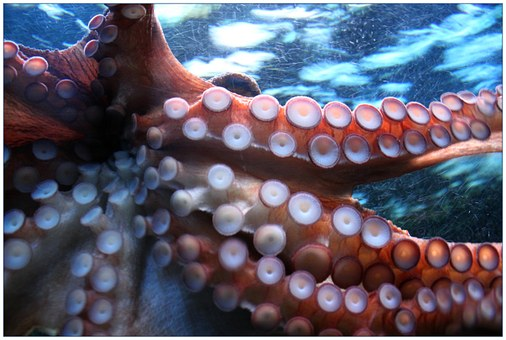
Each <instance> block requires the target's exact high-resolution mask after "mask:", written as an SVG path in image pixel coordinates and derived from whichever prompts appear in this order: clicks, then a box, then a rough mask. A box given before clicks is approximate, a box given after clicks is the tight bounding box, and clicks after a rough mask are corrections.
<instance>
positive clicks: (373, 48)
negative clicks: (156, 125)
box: [4, 4, 503, 241]
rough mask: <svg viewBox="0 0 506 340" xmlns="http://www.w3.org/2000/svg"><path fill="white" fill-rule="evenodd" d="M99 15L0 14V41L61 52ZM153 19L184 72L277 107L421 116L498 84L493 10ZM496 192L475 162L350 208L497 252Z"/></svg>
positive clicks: (304, 8) (232, 9) (413, 178)
mask: <svg viewBox="0 0 506 340" xmlns="http://www.w3.org/2000/svg"><path fill="white" fill-rule="evenodd" d="M104 9H105V6H103V5H95V4H78V5H67V4H57V5H52V4H41V5H36V4H33V5H24V4H23V5H15V4H5V5H4V38H5V39H10V40H14V41H16V42H18V43H22V44H25V45H28V46H31V47H37V48H42V49H55V48H59V49H62V48H66V47H68V46H71V45H72V44H74V43H75V42H76V41H78V40H79V39H80V38H81V37H82V36H83V35H85V34H86V33H87V31H88V30H87V28H86V26H87V23H88V21H89V19H90V18H92V17H93V16H94V15H95V14H97V13H101V12H103V10H104ZM156 13H157V16H158V17H159V20H160V21H161V23H162V26H163V28H164V32H165V35H166V38H167V40H168V42H169V45H170V47H171V49H172V50H173V52H174V54H175V55H176V57H177V58H178V59H179V60H180V61H181V62H182V63H183V64H184V65H185V66H186V67H187V68H188V69H190V71H192V72H193V73H195V74H197V75H199V76H201V77H203V78H208V77H212V76H214V75H217V74H220V73H224V72H227V71H237V72H244V73H247V74H250V75H252V76H253V77H254V78H255V79H256V80H257V81H258V83H259V85H260V88H261V89H262V92H263V93H267V94H271V95H274V96H276V98H278V100H279V101H280V103H282V104H284V102H286V100H287V99H289V98H290V97H291V96H295V95H306V96H310V97H312V98H314V99H315V100H317V101H318V102H319V103H320V104H321V105H324V104H325V103H326V102H328V101H332V100H339V101H342V102H345V103H346V104H348V105H349V106H350V107H352V108H353V107H355V106H356V105H357V104H358V103H364V102H366V103H371V104H375V105H377V104H378V103H379V102H380V101H381V99H382V98H384V97H386V96H395V97H397V98H400V99H401V100H403V101H404V102H408V101H418V102H421V103H422V104H424V105H427V106H428V104H429V103H430V102H431V101H433V100H438V98H439V96H440V95H441V94H442V93H444V92H448V91H451V92H458V91H461V90H471V91H473V92H475V93H476V92H477V91H479V89H481V88H489V89H492V90H493V89H494V88H495V86H496V85H497V84H500V83H501V82H502V64H503V60H502V30H503V27H502V5H500V4H489V5H485V4H476V5H473V4H375V5H363V4H355V5H344V4H221V5H220V4H199V5H196V4H187V5H181V4H179V5H156ZM501 186H502V157H501V155H491V156H490V155H487V156H485V157H474V158H471V160H469V159H466V160H464V161H462V160H461V161H457V162H452V163H445V164H443V165H441V166H439V167H434V168H431V169H429V170H426V171H424V172H417V173H416V174H413V175H410V176H406V177H402V178H400V179H396V180H393V181H389V182H386V183H385V182H384V183H379V184H376V185H368V186H364V187H359V188H358V189H357V190H356V191H355V193H354V196H355V197H356V198H358V199H360V200H361V201H362V202H363V203H364V204H365V205H366V206H368V207H370V208H372V209H376V210H378V212H379V213H380V214H381V215H383V216H385V217H387V218H389V219H392V220H393V221H394V222H395V223H396V224H397V225H399V226H401V227H403V228H408V229H409V230H411V232H412V234H413V233H414V234H415V235H419V236H434V235H437V234H439V235H440V236H446V237H449V238H453V239H459V240H463V239H462V237H468V238H469V240H470V241H478V240H481V239H495V240H500V239H501V238H502V217H501V212H502V192H501ZM469 230H470V231H469ZM445 233H448V234H445ZM463 234H465V235H463Z"/></svg>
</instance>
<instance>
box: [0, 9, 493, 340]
mask: <svg viewBox="0 0 506 340" xmlns="http://www.w3.org/2000/svg"><path fill="white" fill-rule="evenodd" d="M89 28H90V30H92V32H91V33H90V34H89V35H88V36H87V37H85V38H84V39H83V40H82V41H81V42H79V43H78V44H76V45H75V46H74V47H71V48H70V49H68V50H66V51H63V52H59V51H51V52H41V51H36V50H33V49H30V48H26V47H22V46H19V47H18V46H17V45H16V44H15V43H13V42H9V41H7V42H4V55H5V56H6V66H5V67H6V69H5V70H6V72H5V74H6V78H5V79H6V128H7V129H9V130H10V131H9V133H8V134H7V133H6V141H5V142H6V145H7V147H8V148H9V149H8V150H9V157H8V158H7V159H6V160H5V161H4V167H5V173H6V181H5V182H6V185H5V189H4V190H5V194H6V196H7V197H9V202H7V203H6V213H5V215H4V239H5V243H4V272H5V282H4V284H5V292H6V294H5V295H6V310H7V313H6V316H5V318H6V319H5V324H6V326H7V333H8V334H24V333H26V332H28V331H29V330H30V328H32V327H34V326H43V327H44V328H50V329H55V330H57V331H58V332H59V333H60V334H64V335H83V334H85V335H98V334H113V335H120V334H149V333H152V332H156V330H158V328H157V327H158V326H157V325H156V324H155V323H156V321H152V320H148V317H147V316H146V315H144V314H143V309H145V308H148V307H149V301H147V300H146V298H145V296H144V295H143V294H142V292H143V291H145V290H146V289H149V287H148V286H149V283H148V282H147V281H148V280H147V279H146V278H147V277H148V276H149V275H154V274H153V273H151V272H150V269H152V268H151V267H149V266H148V265H147V263H148V262H149V261H147V260H145V259H144V256H145V255H147V256H149V257H150V259H151V260H152V263H153V264H154V265H155V266H156V267H157V270H158V271H160V272H163V273H166V272H168V271H169V269H168V268H170V267H171V266H173V265H175V264H174V263H176V262H177V263H179V264H181V265H182V269H181V276H182V282H183V284H184V285H185V286H186V287H187V288H188V289H189V290H190V291H192V292H200V291H202V290H204V289H205V288H206V287H212V288H213V294H212V299H213V302H214V304H215V305H216V306H217V308H218V309H220V310H222V311H225V312H229V311H232V310H234V309H236V308H237V307H243V308H246V309H249V310H250V311H251V312H252V314H251V321H252V324H253V326H255V327H257V328H258V329H259V330H260V331H272V330H276V329H277V330H279V329H283V331H284V332H285V333H286V334H289V335H313V334H320V335H338V334H340V335H364V334H367V335H372V334H378V335H383V334H394V335H410V334H459V333H462V332H464V331H468V330H470V331H473V332H481V331H490V332H493V333H498V332H500V327H501V320H502V288H501V287H502V244H500V243H482V244H473V243H455V242H447V241H445V240H443V239H441V238H432V239H428V240H426V239H420V238H416V237H411V236H410V235H409V233H408V232H407V231H405V230H402V229H400V228H398V227H396V226H395V225H394V224H393V223H392V221H389V220H387V219H385V218H383V217H381V216H378V215H377V214H376V213H375V212H374V211H372V210H369V209H366V208H364V207H362V206H361V205H360V204H359V203H358V201H356V200H354V199H352V198H351V195H350V193H351V190H352V189H353V187H354V186H355V185H357V184H359V183H365V182H370V181H376V180H379V179H385V178H389V177H394V176H399V175H401V174H403V173H406V172H410V171H414V170H417V169H420V168H424V167H427V166H430V165H433V164H435V163H438V162H441V161H443V160H446V159H450V158H455V157H460V156H463V155H470V154H477V153H485V152H497V151H501V150H502V146H501V141H502V131H501V126H502V87H497V88H496V89H495V92H494V91H490V90H486V89H484V90H482V91H480V93H479V94H478V95H474V94H472V93H470V92H467V91H463V92H459V93H445V94H443V95H442V96H441V98H440V101H438V102H432V103H431V104H430V105H429V106H428V107H426V106H424V105H423V104H421V103H418V102H410V103H407V104H405V103H403V102H401V101H400V100H398V99H396V98H392V97H388V98H385V99H384V100H383V101H382V103H381V105H380V107H378V108H377V107H374V106H373V105H370V104H360V105H358V106H357V107H356V108H354V110H351V109H350V108H349V107H347V106H346V105H345V104H344V103H340V102H331V103H328V104H327V105H325V106H324V107H323V108H322V107H321V106H320V105H319V104H318V103H317V102H316V101H315V100H313V99H311V98H309V97H302V96H299V97H294V98H292V99H290V100H289V101H288V102H287V103H286V104H285V105H280V104H279V102H278V100H277V99H276V98H274V97H272V96H268V95H265V94H259V93H257V92H258V91H256V89H254V88H253V89H250V90H251V91H252V92H253V93H254V94H255V96H254V97H247V96H243V95H241V94H238V93H234V92H230V91H229V90H227V89H226V88H224V87H221V86H215V85H213V83H211V82H206V81H204V80H202V79H200V78H198V77H196V76H194V75H192V74H191V73H190V72H188V71H187V70H185V69H184V67H183V66H182V65H181V64H180V63H179V62H178V61H177V60H176V58H175V57H174V56H173V54H172V53H171V51H170V49H169V47H168V45H167V43H166V42H165V38H164V37H163V32H162V29H161V27H160V25H159V23H158V21H157V19H156V17H155V16H154V12H153V6H152V5H110V6H109V9H108V10H107V11H106V13H104V15H101V14H99V15H97V16H95V17H94V18H92V19H91V20H90V22H89ZM139 51H141V52H139ZM234 79H237V78H234ZM243 80H244V79H243ZM220 84H221V83H220ZM250 85H251V84H250ZM237 92H240V91H237ZM240 93H245V92H240ZM41 127H42V129H40V128H41ZM39 130H40V131H39ZM84 135H86V137H84ZM71 141H72V143H70V142H71ZM73 141H75V143H74V142H73ZM69 255H70V256H69ZM62 259H63V260H62ZM48 263H53V264H55V265H54V268H53V269H52V270H51V271H48ZM149 263H151V262H149ZM157 273H158V272H157ZM156 275H158V274H156ZM160 275H161V274H160ZM34 278H40V279H37V280H34ZM34 281H36V282H34ZM32 285H35V287H36V289H32V287H33V286H32ZM28 305H30V306H33V307H32V308H31V309H30V310H28V309H26V308H25V306H28ZM44 306H47V308H48V309H49V310H50V311H49V312H45V313H33V310H34V309H35V310H37V309H41V310H45V311H46V309H44V308H43V307H44Z"/></svg>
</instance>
